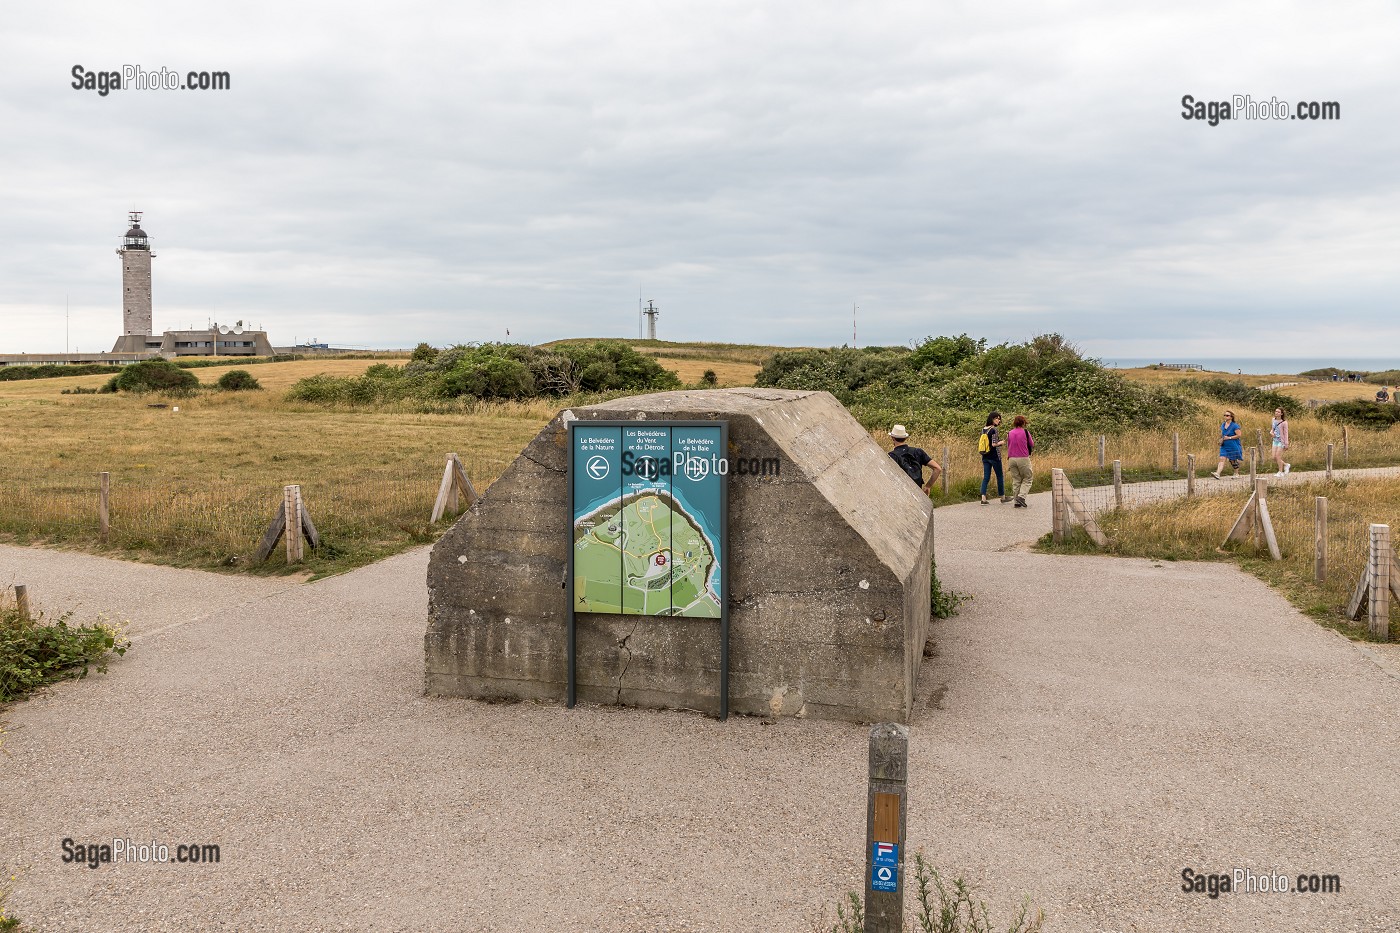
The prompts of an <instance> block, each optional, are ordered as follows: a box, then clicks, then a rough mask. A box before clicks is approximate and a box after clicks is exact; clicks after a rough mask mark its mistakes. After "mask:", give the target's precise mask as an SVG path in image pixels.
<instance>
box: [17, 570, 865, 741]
mask: <svg viewBox="0 0 1400 933" xmlns="http://www.w3.org/2000/svg"><path fill="white" fill-rule="evenodd" d="M15 610H16V611H17V612H19V618H20V621H21V622H28V621H29V619H30V615H29V587H27V586H25V585H24V584H23V583H16V584H15ZM872 741H873V740H872Z"/></svg>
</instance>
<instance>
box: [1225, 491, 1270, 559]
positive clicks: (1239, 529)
mask: <svg viewBox="0 0 1400 933" xmlns="http://www.w3.org/2000/svg"><path fill="white" fill-rule="evenodd" d="M1251 537H1252V538H1253V539H1254V542H1255V545H1256V546H1259V545H1261V544H1262V545H1263V546H1266V547H1267V548H1268V549H1269V556H1270V557H1272V558H1273V559H1274V560H1283V554H1282V553H1281V552H1280V551H1279V546H1278V538H1277V536H1276V535H1275V534H1274V524H1273V520H1272V519H1271V518H1270V517H1269V503H1268V482H1267V481H1266V480H1262V479H1259V480H1255V482H1254V491H1253V492H1252V493H1250V494H1249V501H1248V502H1246V503H1245V504H1244V508H1242V509H1240V514H1239V516H1238V517H1237V518H1236V519H1235V523H1234V524H1233V525H1231V526H1230V531H1229V533H1228V534H1226V535H1225V541H1224V542H1223V543H1222V544H1221V547H1222V548H1223V547H1224V546H1225V545H1226V544H1229V543H1230V542H1231V541H1243V540H1245V539H1246V538H1251Z"/></svg>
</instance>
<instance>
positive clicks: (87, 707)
mask: <svg viewBox="0 0 1400 933" xmlns="http://www.w3.org/2000/svg"><path fill="white" fill-rule="evenodd" d="M1048 512H1049V504H1048V502H1047V501H1045V497H1043V496H1035V497H1032V508H1030V509H1026V510H1020V509H1012V508H1011V507H1010V506H1009V505H1008V506H1000V505H992V506H988V507H985V508H984V507H981V506H978V505H977V504H975V503H973V504H969V505H965V506H955V507H951V508H946V509H940V510H939V511H938V513H937V520H938V522H939V528H938V549H939V551H938V552H939V570H940V573H941V575H942V576H943V578H944V579H945V581H946V583H947V584H948V585H949V586H951V587H952V588H953V589H955V590H958V591H960V592H964V593H972V594H975V599H973V600H972V601H971V602H970V603H968V604H967V605H966V606H965V607H964V610H963V613H962V614H961V615H960V616H959V617H957V618H955V619H953V620H949V621H947V622H942V623H939V624H938V625H937V626H936V635H935V638H936V644H937V650H938V655H937V657H935V658H934V659H933V661H932V663H931V664H929V665H928V666H927V667H926V668H925V673H924V676H923V678H922V681H921V684H920V690H921V695H922V696H923V697H924V698H925V705H924V706H923V707H922V708H921V709H920V710H919V711H918V712H917V714H916V716H915V719H914V722H913V724H912V728H911V732H912V739H911V764H910V771H911V775H912V776H913V780H914V781H915V786H914V789H913V791H912V793H911V808H910V814H909V825H908V829H909V840H910V844H911V845H912V846H915V847H919V846H922V847H924V848H925V849H926V850H927V851H928V853H929V854H930V855H931V856H932V858H933V859H934V861H935V863H936V864H938V865H939V866H940V867H942V868H944V869H946V870H949V871H955V872H962V873H964V874H966V875H967V876H968V877H969V878H972V879H975V880H977V881H978V882H979V883H980V884H981V885H982V886H983V888H984V889H985V890H986V892H987V895H988V896H989V898H990V899H991V900H992V901H993V904H994V906H996V907H999V908H1002V909H1004V908H1005V907H1006V906H1007V905H1008V904H1009V902H1010V901H1011V900H1013V899H1014V898H1017V897H1019V896H1020V895H1022V894H1027V895H1030V896H1032V897H1033V898H1034V899H1035V900H1036V901H1037V903H1039V904H1041V905H1042V906H1043V907H1044V908H1045V909H1046V912H1047V914H1048V917H1049V925H1048V927H1047V929H1048V930H1051V931H1081V930H1084V931H1102V933H1107V931H1153V933H1156V931H1195V930H1220V931H1227V930H1270V931H1291V930H1298V931H1309V933H1316V931H1327V930H1355V931H1368V933H1369V931H1378V930H1394V929H1400V907H1397V904H1400V868H1397V866H1400V841H1397V840H1400V832H1398V831H1397V829H1400V826H1398V825H1397V821H1396V818H1395V814H1396V813H1398V812H1400V789H1397V784H1396V782H1395V781H1394V780H1392V779H1391V778H1390V775H1391V773H1392V769H1393V767H1394V764H1395V762H1396V761H1397V760H1400V681H1397V680H1396V679H1394V678H1392V677H1391V676H1388V675H1387V674H1386V672H1385V671H1383V670H1382V669H1381V667H1379V666H1378V665H1377V663H1375V662H1374V661H1372V660H1371V659H1369V658H1368V657H1366V656H1365V655H1363V654H1362V653H1360V652H1358V651H1357V650H1356V649H1355V648H1353V647H1352V646H1351V645H1350V644H1348V643H1346V642H1344V641H1343V640H1342V639H1340V638H1338V637H1337V636H1335V635H1332V634H1331V633H1328V632H1326V631H1324V630H1322V629H1319V628H1318V627H1317V626H1315V625H1313V624H1312V623H1311V622H1309V621H1308V620H1306V619H1305V618H1303V617H1302V616H1300V615H1299V614H1297V613H1296V612H1295V611H1294V610H1293V609H1292V608H1291V607H1289V606H1288V604H1287V603H1286V602H1285V601H1284V600H1283V599H1282V598H1281V597H1279V596H1277V595H1276V594H1274V593H1273V592H1271V591H1270V590H1268V589H1267V588H1266V587H1265V586H1264V585H1263V584H1261V583H1259V582H1258V581H1256V580H1254V579H1253V578H1250V577H1246V576H1244V575H1242V574H1240V573H1238V572H1237V571H1235V570H1234V569H1233V568H1232V567H1230V566H1228V565H1224V564H1168V565H1162V566H1155V565H1153V563H1152V562H1150V561H1141V560H1119V559H1113V558H1099V557H1068V556H1058V555H1044V554H1036V553H1029V552H1027V551H1025V550H1024V549H1022V548H1021V547H1020V546H1019V545H1020V544H1021V543H1023V542H1026V541H1029V540H1032V539H1033V538H1035V537H1037V536H1039V535H1040V534H1042V533H1044V531H1045V530H1046V529H1047V528H1048V525H1049V516H1048ZM426 557H427V552H426V551H425V550H419V551H416V552H413V553H410V554H405V555H402V556H400V557H397V558H393V559H391V560H388V561H384V562H382V563H380V564H377V565H374V566H372V567H366V568H363V569H361V570H358V571H355V572H354V573H350V574H346V575H344V576H340V577H336V578H332V579H328V580H323V581H320V582H318V583H314V584H307V585H297V584H289V583H286V582H279V581H267V580H245V579H239V578H231V577H226V576H221V575H212V574H205V573H199V572H196V571H181V570H171V569H169V568H156V567H144V566H140V565H133V564H125V563H119V562H114V561H107V560H103V559H100V558H94V557H87V556H82V555H74V554H67V553H59V552H50V551H38V550H29V549H16V548H0V581H3V582H6V583H8V582H11V581H13V580H18V581H19V582H25V583H28V584H29V585H30V587H31V590H32V592H33V593H34V594H35V595H36V597H37V598H38V600H39V601H40V602H41V603H42V604H45V605H48V606H53V607H74V606H81V607H82V608H83V609H84V610H85V611H89V610H96V609H104V610H107V611H108V612H109V614H116V615H121V616H126V617H130V618H132V619H135V620H138V621H137V624H136V625H135V626H133V632H135V633H136V634H137V635H139V636H141V640H140V642H139V643H138V645H137V649H136V650H135V651H133V652H132V653H131V654H129V655H128V656H127V657H126V658H125V659H123V660H121V661H120V662H119V663H117V664H115V665H114V666H113V668H112V670H111V672H110V673H109V674H107V675H105V676H102V677H97V678H94V679H89V680H87V681H83V682H74V683H66V684H63V685H60V686H59V687H57V688H56V689H54V690H52V691H50V692H49V693H47V694H46V695H44V696H41V697H39V698H37V699H35V700H33V701H30V702H28V703H23V704H19V705H17V706H15V707H13V708H12V709H11V710H10V711H9V713H8V719H9V722H10V730H11V731H10V733H9V734H8V735H7V736H6V737H5V748H6V750H7V751H8V752H9V754H8V755H0V787H3V796H0V867H6V868H15V867H18V868H20V870H21V876H20V880H19V881H18V882H17V883H16V886H15V894H14V897H13V907H14V910H15V912H16V913H17V914H18V915H19V916H21V917H23V918H25V919H26V920H27V921H29V922H30V923H31V924H32V925H33V926H34V927H35V928H36V929H37V930H43V931H66V930H73V931H91V930H106V931H124V930H177V929H180V930H185V929H198V930H248V929H259V930H270V931H272V930H296V931H315V930H375V931H396V930H402V931H428V930H434V931H438V930H441V931H457V930H461V931H536V930H539V931H550V933H556V931H560V933H562V931H595V930H604V929H607V930H623V931H671V930H676V931H679V930H691V931H700V930H713V931H765V933H766V931H804V930H807V929H808V928H809V924H808V917H809V916H810V915H811V913H812V912H813V911H814V909H816V908H818V907H820V906H822V905H829V904H832V903H834V902H835V900H836V899H837V898H838V897H839V896H840V894H841V893H842V892H843V891H845V890H848V889H851V888H855V887H857V886H859V884H860V869H861V864H862V859H863V856H862V852H861V845H860V840H861V839H862V838H863V826H864V818H865V796H864V783H863V781H864V768H865V744H866V735H867V730H866V728H865V727H862V726H856V725H850V724H843V723H822V722H807V721H797V720H785V721H780V722H778V723H776V724H773V725H764V724H763V723H762V722H761V721H759V720H755V719H746V718H737V719H733V720H731V721H730V722H729V723H726V724H720V723H716V722H713V721H711V720H709V719H706V718H703V717H701V716H697V715H693V714H688V713H657V712H647V711H637V710H626V709H611V708H596V707H580V708H578V709H575V710H572V711H566V710H563V709H559V708H554V707H546V706H533V705H529V704H520V705H489V704H483V703H477V702H473V701H464V700H435V699H427V698H424V697H423V696H422V693H421V684H422V634H423V626H424V619H425V615H426V593H425V588H424V584H423V581H424V571H425V564H426ZM65 836H68V837H72V838H74V839H75V840H77V841H80V842H89V841H105V840H109V839H111V838H113V837H123V838H127V837H129V838H132V839H133V840H137V841H145V840H151V839H154V840H156V841H158V842H165V843H168V844H171V845H173V844H175V843H178V842H197V843H204V842H213V843H217V844H219V845H220V846H221V856H222V858H221V861H220V862H219V863H218V864H217V865H201V866H179V865H170V866H151V865H140V864H133V865H127V864H119V865H115V866H104V867H102V868H100V869H98V870H89V869H87V868H83V867H78V866H75V865H65V864H63V863H62V862H61V861H60V856H61V851H62V850H61V840H62V839H63V838H64V837H65ZM1188 866H1189V867H1193V868H1195V869H1197V870H1199V871H1219V872H1224V871H1229V870H1231V869H1233V868H1235V867H1240V868H1249V869H1251V870H1253V871H1254V872H1256V873H1263V872H1265V871H1268V870H1278V871H1282V872H1285V873H1289V874H1295V875H1296V874H1297V873H1299V872H1302V871H1309V872H1312V871H1316V872H1319V873H1336V874H1339V875H1340V876H1341V879H1342V883H1343V892H1342V893H1341V894H1339V895H1321V894H1318V895H1311V896H1307V895H1298V894H1277V895H1239V896H1234V897H1222V898H1220V899H1218V900H1211V899H1209V898H1208V897H1206V896H1205V895H1190V894H1185V893H1183V892H1182V891H1181V890H1180V885H1181V879H1180V872H1181V870H1182V869H1183V868H1185V867H1188Z"/></svg>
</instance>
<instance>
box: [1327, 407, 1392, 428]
mask: <svg viewBox="0 0 1400 933" xmlns="http://www.w3.org/2000/svg"><path fill="white" fill-rule="evenodd" d="M1317 416H1318V417H1319V418H1323V419H1326V420H1327V421H1335V422H1337V423H1338V424H1349V425H1354V426H1355V427H1358V428H1365V429H1366V430H1369V431H1384V430H1385V429H1387V428H1389V427H1390V426H1391V425H1394V424H1400V405H1393V404H1391V403H1389V402H1367V401H1364V400H1362V399H1356V400H1355V401H1346V402H1333V403H1332V404H1331V405H1323V406H1322V407H1321V408H1319V409H1317Z"/></svg>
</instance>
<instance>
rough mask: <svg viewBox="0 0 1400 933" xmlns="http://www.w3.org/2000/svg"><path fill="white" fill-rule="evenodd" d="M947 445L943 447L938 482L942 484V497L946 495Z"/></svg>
mask: <svg viewBox="0 0 1400 933" xmlns="http://www.w3.org/2000/svg"><path fill="white" fill-rule="evenodd" d="M948 454H949V450H948V445H947V444H944V445H943V472H942V474H940V482H941V483H942V484H943V495H944V496H945V497H946V496H947V495H948Z"/></svg>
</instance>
